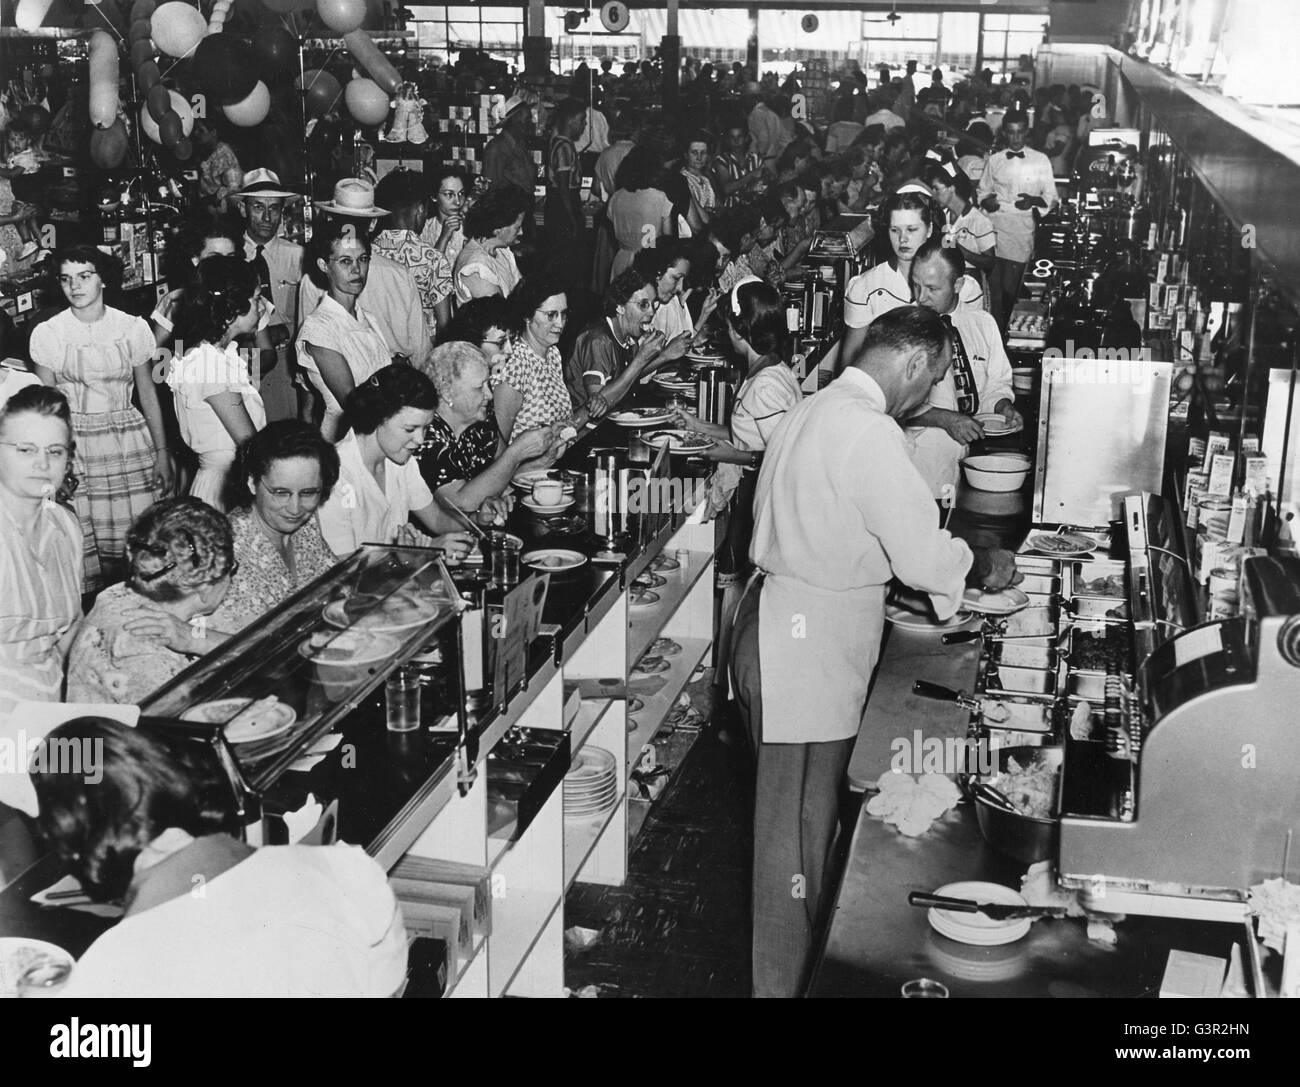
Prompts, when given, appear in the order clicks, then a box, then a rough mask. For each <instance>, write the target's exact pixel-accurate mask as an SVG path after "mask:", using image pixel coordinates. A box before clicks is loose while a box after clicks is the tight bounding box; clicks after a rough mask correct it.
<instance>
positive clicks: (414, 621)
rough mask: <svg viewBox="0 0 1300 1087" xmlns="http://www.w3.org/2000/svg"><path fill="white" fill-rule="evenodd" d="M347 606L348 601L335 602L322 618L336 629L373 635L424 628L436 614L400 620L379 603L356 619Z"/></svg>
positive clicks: (329, 605) (325, 608) (327, 606)
mask: <svg viewBox="0 0 1300 1087" xmlns="http://www.w3.org/2000/svg"><path fill="white" fill-rule="evenodd" d="M347 604H348V602H347V601H346V600H335V601H334V602H333V603H330V604H326V605H325V607H324V609H323V610H322V611H321V616H322V617H323V618H324V620H325V622H327V623H329V624H330V626H334V627H340V628H345V629H350V630H364V631H367V632H369V633H371V634H395V633H397V632H398V631H403V630H414V629H415V628H416V627H422V626H424V624H425V623H427V622H429V620H431V619H432V618H433V617H434V614H436V613H434V612H430V613H429V614H427V615H408V616H407V617H405V618H400V619H399V618H397V617H396V616H395V615H393V614H392V609H391V608H390V607H389V606H388V605H386V604H382V603H377V604H376V605H375V606H374V608H373V609H372V610H370V611H367V612H365V613H364V614H361V615H358V616H357V617H356V618H355V619H354V618H353V617H352V616H350V615H349V614H348V612H347Z"/></svg>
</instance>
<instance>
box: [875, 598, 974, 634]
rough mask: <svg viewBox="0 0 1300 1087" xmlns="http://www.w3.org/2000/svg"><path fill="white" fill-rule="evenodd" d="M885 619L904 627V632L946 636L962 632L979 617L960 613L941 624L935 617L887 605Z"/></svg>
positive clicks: (894, 605)
mask: <svg viewBox="0 0 1300 1087" xmlns="http://www.w3.org/2000/svg"><path fill="white" fill-rule="evenodd" d="M885 618H886V619H887V620H888V621H889V622H890V623H892V624H893V625H894V626H896V627H902V628H903V629H904V630H915V631H917V632H919V633H922V634H946V633H948V632H949V631H953V630H961V629H962V628H963V627H965V626H967V625H968V624H969V623H970V622H971V620H972V619H975V618H977V615H976V613H975V612H971V611H959V612H957V614H956V615H954V616H953V617H952V618H951V619H948V620H945V621H944V622H942V623H941V622H940V621H939V620H938V619H936V618H935V617H934V616H933V615H923V614H922V613H920V612H916V611H912V610H911V609H910V608H903V607H900V606H899V605H897V604H886V605H885Z"/></svg>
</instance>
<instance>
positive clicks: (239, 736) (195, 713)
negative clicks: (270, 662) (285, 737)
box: [181, 695, 298, 744]
mask: <svg viewBox="0 0 1300 1087" xmlns="http://www.w3.org/2000/svg"><path fill="white" fill-rule="evenodd" d="M181 720H182V721H204V722H206V723H208V724H214V725H215V724H220V723H221V722H223V721H224V722H225V725H226V727H225V728H224V729H223V730H222V731H223V732H225V734H226V739H227V740H229V741H230V742H231V743H232V744H247V743H255V742H257V741H259V740H269V739H271V738H272V737H274V736H279V735H280V734H281V733H284V732H287V731H288V730H289V729H291V728H292V727H293V723H294V722H295V721H296V720H298V714H297V711H296V710H294V708H293V707H292V706H287V705H285V704H284V703H283V702H281V701H280V700H279V699H278V698H277V697H276V696H275V695H268V696H267V697H266V698H258V699H253V698H218V699H216V700H215V701H212V702H201V703H199V705H197V706H191V707H190V708H189V709H188V710H186V711H185V712H184V713H182V714H181Z"/></svg>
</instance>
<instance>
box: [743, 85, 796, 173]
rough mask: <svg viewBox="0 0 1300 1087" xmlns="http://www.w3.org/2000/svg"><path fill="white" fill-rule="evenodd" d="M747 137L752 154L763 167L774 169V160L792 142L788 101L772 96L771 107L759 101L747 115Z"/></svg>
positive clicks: (792, 126)
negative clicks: (750, 142) (750, 139)
mask: <svg viewBox="0 0 1300 1087" xmlns="http://www.w3.org/2000/svg"><path fill="white" fill-rule="evenodd" d="M749 135H750V136H751V137H752V139H753V141H754V144H753V147H754V153H755V154H756V155H758V158H759V161H760V162H761V163H762V164H763V165H764V166H770V167H773V168H775V166H776V160H777V159H778V158H780V157H781V152H782V151H784V150H785V149H786V148H787V147H788V146H789V145H790V144H791V143H792V142H793V140H794V122H793V121H791V119H790V99H788V98H786V97H785V96H784V95H779V94H778V95H773V97H772V99H771V105H768V103H767V102H764V101H763V100H762V99H759V102H758V105H756V106H755V107H754V108H753V110H751V111H750V114H749Z"/></svg>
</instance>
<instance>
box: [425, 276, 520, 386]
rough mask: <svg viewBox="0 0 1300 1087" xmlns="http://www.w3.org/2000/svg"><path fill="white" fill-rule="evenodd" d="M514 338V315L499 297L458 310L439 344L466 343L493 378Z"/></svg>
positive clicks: (498, 370)
mask: <svg viewBox="0 0 1300 1087" xmlns="http://www.w3.org/2000/svg"><path fill="white" fill-rule="evenodd" d="M513 337H514V315H513V312H512V310H511V307H510V303H509V302H507V301H506V300H505V299H504V298H502V297H501V296H500V295H499V294H498V295H492V296H491V297H489V298H476V299H474V301H472V302H467V303H465V305H463V306H461V308H460V312H459V313H457V314H456V316H455V317H454V318H453V319H452V322H451V324H450V325H448V326H447V328H446V329H444V330H443V334H442V336H441V338H440V339H439V344H440V345H441V344H444V343H469V344H473V345H474V346H475V347H477V348H478V349H479V350H480V351H482V352H483V355H484V357H485V358H486V359H487V362H488V366H489V367H491V370H492V376H493V378H496V377H497V375H498V374H499V373H500V371H501V367H502V366H503V365H504V364H505V361H506V354H507V353H508V352H509V350H510V343H511V340H512V339H513Z"/></svg>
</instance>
